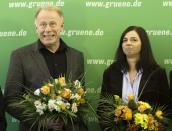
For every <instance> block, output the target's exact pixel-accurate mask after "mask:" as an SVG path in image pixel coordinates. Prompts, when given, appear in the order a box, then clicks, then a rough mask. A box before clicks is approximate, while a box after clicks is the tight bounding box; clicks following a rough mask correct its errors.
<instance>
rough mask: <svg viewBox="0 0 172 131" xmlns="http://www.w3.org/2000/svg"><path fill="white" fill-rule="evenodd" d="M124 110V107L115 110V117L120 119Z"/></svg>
mask: <svg viewBox="0 0 172 131" xmlns="http://www.w3.org/2000/svg"><path fill="white" fill-rule="evenodd" d="M123 108H124V106H118V107H117V108H116V109H115V110H114V115H115V116H116V117H120V116H121V114H122V109H123Z"/></svg>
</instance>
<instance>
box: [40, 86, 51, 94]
mask: <svg viewBox="0 0 172 131" xmlns="http://www.w3.org/2000/svg"><path fill="white" fill-rule="evenodd" d="M41 92H42V93H43V94H45V95H47V94H50V87H49V86H42V88H41Z"/></svg>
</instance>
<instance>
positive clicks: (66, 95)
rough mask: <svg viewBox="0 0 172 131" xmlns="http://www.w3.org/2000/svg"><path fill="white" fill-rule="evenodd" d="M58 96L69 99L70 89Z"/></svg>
mask: <svg viewBox="0 0 172 131" xmlns="http://www.w3.org/2000/svg"><path fill="white" fill-rule="evenodd" d="M60 95H61V96H62V97H64V98H67V99H69V98H70V97H71V90H70V89H64V90H63V91H62V92H61V94H60Z"/></svg>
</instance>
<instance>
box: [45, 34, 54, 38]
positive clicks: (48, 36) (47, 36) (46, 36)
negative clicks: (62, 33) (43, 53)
mask: <svg viewBox="0 0 172 131" xmlns="http://www.w3.org/2000/svg"><path fill="white" fill-rule="evenodd" d="M43 37H44V38H53V37H55V35H54V34H52V35H43Z"/></svg>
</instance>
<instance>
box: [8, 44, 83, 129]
mask: <svg viewBox="0 0 172 131" xmlns="http://www.w3.org/2000/svg"><path fill="white" fill-rule="evenodd" d="M66 57H67V77H68V78H70V79H71V80H76V79H78V78H80V77H82V76H83V74H84V58H83V54H82V53H81V52H79V51H77V50H75V49H73V48H70V47H67V50H66ZM50 77H51V75H50V73H49V70H48V67H47V65H46V62H45V60H44V57H43V55H42V54H41V53H40V52H39V49H38V43H37V42H35V43H33V44H31V45H27V46H25V47H22V48H20V49H17V50H15V51H14V52H12V55H11V61H10V65H9V70H8V76H7V81H6V88H5V103H6V106H7V112H8V113H9V114H11V115H12V116H13V117H15V118H17V119H18V120H20V127H19V128H20V129H19V130H20V131H29V129H30V127H31V125H32V123H33V121H27V122H24V121H23V120H25V119H26V118H23V117H21V116H20V115H21V110H20V109H18V108H15V109H14V108H10V107H9V104H10V103H11V101H12V100H13V99H14V98H15V97H18V96H19V95H21V94H23V92H24V91H25V88H27V89H30V90H35V89H37V88H40V87H41V85H42V82H44V81H47V80H48V79H49V78H50ZM31 131H37V127H33V128H32V130H31ZM65 131H69V130H67V129H66V130H65ZM70 131H71V130H70Z"/></svg>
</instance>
